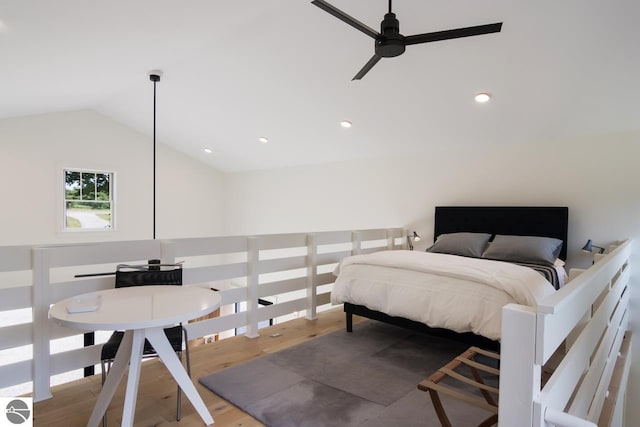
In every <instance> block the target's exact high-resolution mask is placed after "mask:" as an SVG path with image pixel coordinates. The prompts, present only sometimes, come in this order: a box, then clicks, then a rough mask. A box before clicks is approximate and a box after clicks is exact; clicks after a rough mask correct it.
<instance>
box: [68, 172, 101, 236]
mask: <svg viewBox="0 0 640 427" xmlns="http://www.w3.org/2000/svg"><path fill="white" fill-rule="evenodd" d="M83 175H84V174H83ZM66 207H67V210H66V212H67V216H66V218H65V223H66V227H67V228H90V229H104V228H111V203H110V202H92V201H86V200H83V201H77V202H67V204H66Z"/></svg>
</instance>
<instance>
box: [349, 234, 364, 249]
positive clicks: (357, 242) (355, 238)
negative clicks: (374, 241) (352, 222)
mask: <svg viewBox="0 0 640 427" xmlns="http://www.w3.org/2000/svg"><path fill="white" fill-rule="evenodd" d="M361 251H362V236H361V233H360V232H359V231H352V232H351V255H358V254H360V252H361Z"/></svg>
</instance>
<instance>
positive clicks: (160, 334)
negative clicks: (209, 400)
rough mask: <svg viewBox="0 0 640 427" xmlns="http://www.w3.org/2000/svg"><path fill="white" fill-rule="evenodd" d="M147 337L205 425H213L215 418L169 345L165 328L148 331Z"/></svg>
mask: <svg viewBox="0 0 640 427" xmlns="http://www.w3.org/2000/svg"><path fill="white" fill-rule="evenodd" d="M146 335H147V339H148V340H149V342H150V343H151V345H153V348H154V349H155V350H156V352H157V353H158V356H160V359H162V362H163V363H164V364H165V366H166V367H167V369H168V370H169V372H171V375H173V378H175V380H176V382H177V383H178V385H179V386H180V388H181V389H182V391H183V392H184V394H185V395H186V396H187V397H188V398H189V400H190V401H191V404H192V405H193V407H194V408H195V409H196V411H198V414H200V417H201V418H202V420H203V421H204V423H205V424H206V425H211V424H213V417H212V416H211V414H210V413H209V410H208V409H207V406H206V405H205V404H204V401H203V400H202V397H200V395H199V394H198V390H196V387H195V386H194V385H193V383H192V382H191V378H189V375H188V374H187V371H185V369H184V366H182V363H180V359H178V356H176V353H175V351H174V350H173V348H172V347H171V344H169V341H168V340H167V336H166V335H165V334H164V330H163V328H150V329H147V330H146Z"/></svg>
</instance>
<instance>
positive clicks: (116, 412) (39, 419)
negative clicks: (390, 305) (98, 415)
mask: <svg viewBox="0 0 640 427" xmlns="http://www.w3.org/2000/svg"><path fill="white" fill-rule="evenodd" d="M361 320H362V319H360V318H357V317H354V322H358V321H361ZM344 327H345V320H344V313H343V311H342V308H335V309H332V310H328V311H325V312H322V313H319V314H318V318H317V319H316V320H306V319H304V318H301V319H295V320H292V321H289V322H285V323H281V324H278V325H274V326H271V327H269V328H265V329H261V330H260V337H259V338H256V339H248V338H245V337H244V336H238V337H234V338H228V339H225V340H221V341H217V342H214V343H211V344H206V345H202V346H200V347H196V348H194V349H193V350H192V351H191V377H192V379H193V382H194V384H195V385H196V388H197V389H198V392H199V393H200V395H201V396H202V398H203V400H204V402H205V404H206V405H207V407H208V408H209V411H210V412H211V415H212V416H213V418H214V420H215V424H214V425H215V426H218V427H227V426H237V427H240V426H242V427H257V426H263V424H262V423H260V422H259V421H257V420H255V419H254V418H252V417H251V416H249V415H247V414H245V413H244V412H242V411H241V410H240V409H238V408H236V407H235V406H233V405H231V404H230V403H229V402H227V401H225V400H223V399H222V398H220V397H218V396H217V395H215V394H214V393H212V392H211V391H209V390H208V389H207V388H205V387H203V386H202V385H200V384H199V383H198V378H200V377H201V376H204V375H207V374H211V373H213V372H217V371H219V370H221V369H224V368H226V367H229V366H234V365H237V364H239V363H242V362H245V361H247V360H251V359H254V358H257V357H259V356H262V355H264V354H268V353H274V352H276V351H279V350H282V349H284V348H287V347H291V346H293V345H296V344H299V343H302V342H304V341H308V340H311V339H313V338H315V337H317V336H321V335H324V334H327V333H330V332H333V331H335V330H338V329H342V328H344ZM273 334H280V335H279V336H275V337H272V335H273ZM125 383H126V378H124V379H123V381H122V383H121V384H120V388H119V389H118V392H117V393H116V395H115V396H114V398H113V400H112V402H111V404H110V406H109V409H108V411H107V414H108V416H107V419H108V423H109V426H119V425H120V422H121V419H122V404H123V400H124V386H125ZM100 388H101V376H100V373H98V374H97V375H94V376H92V377H88V378H83V379H81V380H78V381H74V382H71V383H67V384H63V385H60V386H57V387H54V388H53V389H52V393H53V398H51V399H48V400H45V401H42V402H38V403H36V404H35V408H34V425H35V426H47V427H74V426H85V425H86V423H87V421H88V420H89V416H90V414H91V410H92V409H93V405H94V404H95V401H96V398H97V396H98V394H99V393H100ZM175 416H176V383H175V381H174V380H173V378H172V377H171V375H170V374H169V372H168V371H167V370H166V368H165V367H164V365H163V364H162V362H160V361H159V360H158V359H153V360H149V361H147V362H144V364H143V369H142V373H141V375H140V386H139V390H138V401H137V405H136V415H135V426H140V427H142V426H145V427H146V426H189V427H191V426H193V427H196V426H198V427H200V426H203V425H204V423H203V422H202V420H201V419H200V416H199V415H198V414H197V412H196V411H195V410H194V409H193V407H192V406H191V403H190V402H189V401H188V399H186V398H185V397H184V396H183V399H182V419H181V420H180V422H177V421H176V419H175Z"/></svg>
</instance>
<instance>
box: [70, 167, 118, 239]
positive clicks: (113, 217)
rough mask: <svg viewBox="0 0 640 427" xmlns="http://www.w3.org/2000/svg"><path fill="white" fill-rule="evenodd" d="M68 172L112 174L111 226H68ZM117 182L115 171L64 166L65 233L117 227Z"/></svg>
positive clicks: (110, 190)
mask: <svg viewBox="0 0 640 427" xmlns="http://www.w3.org/2000/svg"><path fill="white" fill-rule="evenodd" d="M67 172H78V173H93V174H104V175H110V180H109V203H110V207H111V209H110V210H111V227H107V228H68V227H67V189H66V176H67ZM115 182H116V173H115V171H109V170H103V169H88V168H73V167H64V168H62V174H61V186H62V196H61V199H62V224H61V226H62V231H63V232H64V233H87V232H92V233H93V232H97V231H98V232H112V231H115V229H116V204H115V200H116V198H115V187H116V186H115Z"/></svg>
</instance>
